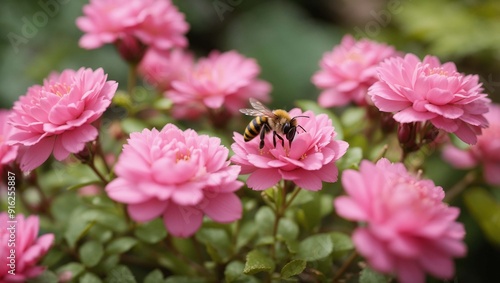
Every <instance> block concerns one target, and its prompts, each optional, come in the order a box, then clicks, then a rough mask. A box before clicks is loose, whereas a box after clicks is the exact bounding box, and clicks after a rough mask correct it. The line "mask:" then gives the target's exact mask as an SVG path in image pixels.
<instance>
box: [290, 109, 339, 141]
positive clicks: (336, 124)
mask: <svg viewBox="0 0 500 283" xmlns="http://www.w3.org/2000/svg"><path fill="white" fill-rule="evenodd" d="M295 104H297V105H298V106H299V107H300V108H302V110H304V111H307V110H311V111H312V112H314V114H316V115H318V114H326V115H328V118H330V120H332V125H333V127H335V132H336V133H337V136H336V137H335V139H336V140H342V139H344V130H343V127H342V124H341V123H340V120H339V118H338V117H337V115H335V113H333V112H332V111H330V110H327V109H325V108H323V107H321V106H319V105H318V103H317V102H316V101H312V100H297V101H296V102H295Z"/></svg>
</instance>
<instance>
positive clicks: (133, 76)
mask: <svg viewBox="0 0 500 283" xmlns="http://www.w3.org/2000/svg"><path fill="white" fill-rule="evenodd" d="M127 83H128V84H127V91H128V95H130V97H132V96H133V94H134V89H135V87H136V85H137V64H132V63H130V65H129V69H128V82H127Z"/></svg>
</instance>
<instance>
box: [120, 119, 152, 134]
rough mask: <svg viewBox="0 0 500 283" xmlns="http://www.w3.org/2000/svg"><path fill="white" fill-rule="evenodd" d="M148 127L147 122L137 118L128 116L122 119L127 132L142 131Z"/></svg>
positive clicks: (123, 127) (124, 129)
mask: <svg viewBox="0 0 500 283" xmlns="http://www.w3.org/2000/svg"><path fill="white" fill-rule="evenodd" d="M147 127H148V125H147V124H146V123H144V122H143V121H142V120H139V119H136V118H131V117H127V118H125V119H123V121H122V129H123V131H124V132H125V133H127V134H130V133H133V132H141V131H142V130H144V129H145V128H147Z"/></svg>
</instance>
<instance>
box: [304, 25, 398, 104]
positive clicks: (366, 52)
mask: <svg viewBox="0 0 500 283" xmlns="http://www.w3.org/2000/svg"><path fill="white" fill-rule="evenodd" d="M397 55H398V54H397V52H396V50H395V49H394V47H392V46H388V45H385V44H382V43H377V42H374V41H371V40H368V39H362V40H360V41H356V40H355V39H354V38H353V37H352V36H351V35H346V36H344V38H343V39H342V42H341V43H340V45H338V46H336V47H334V48H333V50H332V51H331V52H328V53H325V55H324V56H323V59H322V60H321V62H320V66H321V70H320V71H318V72H317V73H316V74H314V76H313V77H312V82H313V83H314V84H315V85H316V86H317V87H318V88H320V89H322V90H323V92H321V94H320V96H319V99H318V102H319V104H320V105H321V106H323V107H332V106H343V105H346V104H348V103H349V102H354V103H356V104H357V105H366V104H369V102H368V101H367V98H368V96H367V92H368V88H369V87H370V86H371V85H372V84H373V83H375V82H376V81H377V74H376V72H375V69H376V67H377V66H378V64H379V63H380V62H382V61H383V60H384V59H386V58H389V57H393V56H397Z"/></svg>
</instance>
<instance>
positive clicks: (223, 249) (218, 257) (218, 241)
mask: <svg viewBox="0 0 500 283" xmlns="http://www.w3.org/2000/svg"><path fill="white" fill-rule="evenodd" d="M196 239H197V240H198V241H200V242H202V243H203V244H205V246H207V251H208V252H209V254H210V256H211V257H212V259H213V260H214V261H216V262H221V261H223V259H225V258H227V257H229V254H230V251H231V248H232V247H231V240H230V239H229V235H228V234H227V232H226V230H223V229H216V228H202V229H200V230H199V231H198V232H197V233H196Z"/></svg>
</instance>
